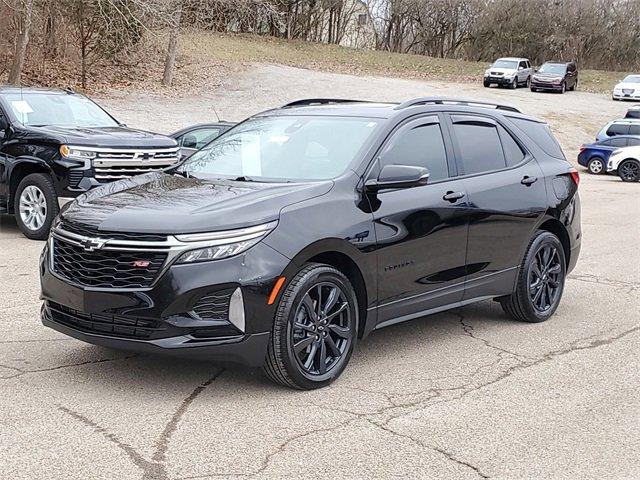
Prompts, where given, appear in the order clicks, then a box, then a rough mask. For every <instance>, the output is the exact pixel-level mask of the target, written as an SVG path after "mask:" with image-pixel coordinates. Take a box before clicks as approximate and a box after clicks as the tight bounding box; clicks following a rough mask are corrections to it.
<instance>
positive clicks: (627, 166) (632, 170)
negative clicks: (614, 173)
mask: <svg viewBox="0 0 640 480" xmlns="http://www.w3.org/2000/svg"><path fill="white" fill-rule="evenodd" d="M618 176H619V177H620V178H621V179H622V181H623V182H638V181H640V163H639V162H637V161H635V160H624V161H623V162H622V163H621V164H620V166H619V167H618Z"/></svg>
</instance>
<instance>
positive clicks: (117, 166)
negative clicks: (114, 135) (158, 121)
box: [93, 147, 178, 183]
mask: <svg viewBox="0 0 640 480" xmlns="http://www.w3.org/2000/svg"><path fill="white" fill-rule="evenodd" d="M177 161H178V148H177V147H172V148H168V149H157V150H129V149H101V150H99V151H98V152H97V156H96V158H95V159H94V160H93V169H94V172H95V175H94V176H95V178H96V179H97V180H98V181H100V182H105V183H106V182H112V181H114V180H119V179H122V178H129V177H132V176H134V175H142V174H144V173H150V172H157V171H159V170H162V169H164V168H167V167H170V166H171V165H173V164H174V163H176V162H177Z"/></svg>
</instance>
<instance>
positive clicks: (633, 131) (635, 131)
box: [629, 124, 640, 135]
mask: <svg viewBox="0 0 640 480" xmlns="http://www.w3.org/2000/svg"><path fill="white" fill-rule="evenodd" d="M629 135H640V124H636V125H629Z"/></svg>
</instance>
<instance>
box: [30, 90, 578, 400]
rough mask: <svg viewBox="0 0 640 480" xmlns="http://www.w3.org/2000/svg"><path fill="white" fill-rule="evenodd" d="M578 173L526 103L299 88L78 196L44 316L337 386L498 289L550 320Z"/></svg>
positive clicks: (51, 245) (571, 235) (570, 263)
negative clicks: (376, 349) (412, 325)
mask: <svg viewBox="0 0 640 480" xmlns="http://www.w3.org/2000/svg"><path fill="white" fill-rule="evenodd" d="M578 181H579V177H578V174H577V172H576V170H575V169H573V168H572V167H571V165H570V164H569V162H568V161H567V160H566V159H565V157H564V155H563V153H562V151H561V149H560V147H559V146H558V143H557V142H556V141H555V140H554V138H553V136H552V134H551V132H550V130H549V127H548V126H547V125H546V124H545V123H543V122H541V121H539V120H536V119H534V118H531V117H529V116H526V115H523V114H521V113H519V112H518V111H517V110H516V109H514V108H512V107H509V106H503V105H490V104H483V103H481V102H471V103H470V102H465V101H461V100H444V99H440V98H419V99H415V100H410V101H408V102H405V103H402V104H378V103H365V102H356V101H345V100H339V101H338V100H317V99H316V100H308V101H298V102H294V103H291V104H289V105H286V106H284V107H282V108H279V109H275V110H270V111H267V112H264V113H261V114H258V115H256V116H254V117H252V118H249V119H248V120H246V121H244V122H243V123H241V124H239V125H237V126H235V127H234V128H232V129H231V130H229V131H228V132H226V133H225V134H224V135H222V136H221V137H219V138H217V139H216V140H214V141H213V142H212V143H210V144H209V145H207V146H206V147H205V148H203V149H202V150H200V151H198V152H197V153H195V154H194V155H193V156H192V157H191V158H189V159H188V160H186V161H185V162H183V163H182V164H180V165H179V166H178V167H176V168H175V169H173V171H167V172H164V173H152V174H147V175H142V176H139V177H134V178H131V179H126V180H121V181H118V182H115V183H113V184H111V185H108V186H104V187H100V188H97V189H94V190H92V191H90V192H88V193H86V194H84V195H81V196H80V197H78V199H77V200H76V201H75V202H73V203H71V204H68V205H65V207H64V208H63V210H62V212H61V213H60V216H59V217H58V219H57V220H56V223H55V225H54V228H53V229H52V234H51V238H50V240H49V242H48V244H47V246H46V248H45V249H44V251H43V254H42V261H41V282H42V298H43V299H44V306H43V309H42V321H43V323H44V324H45V325H47V326H49V327H51V328H54V329H56V330H58V331H60V332H63V333H65V334H67V335H70V336H72V337H75V338H78V339H81V340H84V341H86V342H90V343H94V344H98V345H105V346H109V347H113V348H121V349H130V350H135V351H141V352H163V353H173V354H180V355H187V356H193V357H199V358H204V359H212V360H221V361H229V362H241V363H244V364H248V365H253V366H260V365H263V366H264V369H265V371H266V373H267V375H268V376H269V377H271V378H272V379H273V380H275V381H276V382H279V383H281V384H284V385H287V386H290V387H296V388H303V389H309V388H316V387H321V386H323V385H327V384H328V383H329V382H331V381H333V380H334V379H335V378H336V377H338V375H340V373H341V372H342V371H343V369H344V368H345V366H346V364H347V362H348V361H349V357H350V356H351V353H352V351H353V349H354V346H355V344H356V341H357V339H362V338H364V337H366V336H367V335H368V334H369V333H370V332H371V331H372V330H375V329H380V328H382V327H385V326H387V325H391V324H395V323H398V322H403V321H406V320H410V319H413V318H417V317H422V316H424V315H426V314H429V313H434V312H439V311H442V310H445V309H449V308H454V307H459V306H462V305H466V304H469V303H473V302H477V301H480V300H486V299H494V300H497V301H499V302H500V303H501V305H502V307H503V308H504V310H505V311H506V312H507V313H508V314H509V315H510V316H512V317H513V318H515V319H518V320H522V321H527V322H541V321H544V320H547V319H548V318H549V317H550V316H551V315H552V314H553V313H554V312H555V310H556V308H557V307H558V304H559V302H560V298H561V296H562V292H563V288H564V282H565V278H566V275H567V273H568V272H569V271H570V270H571V269H572V268H573V267H574V265H575V264H576V261H577V259H578V253H579V248H580V240H581V238H580V237H581V235H580V202H579V198H578V194H577V189H578Z"/></svg>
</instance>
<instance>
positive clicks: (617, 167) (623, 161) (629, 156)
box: [607, 147, 640, 182]
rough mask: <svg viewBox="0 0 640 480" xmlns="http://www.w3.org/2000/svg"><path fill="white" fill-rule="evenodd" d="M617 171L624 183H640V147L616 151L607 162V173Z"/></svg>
mask: <svg viewBox="0 0 640 480" xmlns="http://www.w3.org/2000/svg"><path fill="white" fill-rule="evenodd" d="M615 171H617V172H618V176H619V177H620V178H621V179H622V181H623V182H639V181H640V147H624V148H619V149H618V150H614V151H613V152H612V153H611V156H610V157H609V161H608V162H607V173H613V172H615Z"/></svg>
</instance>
